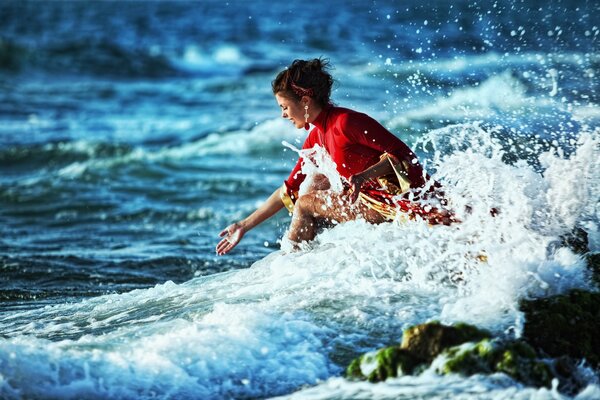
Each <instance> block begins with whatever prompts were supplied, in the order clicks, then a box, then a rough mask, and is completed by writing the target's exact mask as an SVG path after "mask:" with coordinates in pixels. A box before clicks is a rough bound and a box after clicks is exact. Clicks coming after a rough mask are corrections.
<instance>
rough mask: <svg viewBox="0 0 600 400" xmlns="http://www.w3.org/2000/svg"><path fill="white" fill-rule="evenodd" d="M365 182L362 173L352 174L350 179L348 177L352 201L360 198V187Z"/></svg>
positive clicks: (354, 201)
mask: <svg viewBox="0 0 600 400" xmlns="http://www.w3.org/2000/svg"><path fill="white" fill-rule="evenodd" d="M364 182H365V178H363V176H362V175H361V174H356V175H352V176H351V177H350V179H348V183H349V184H350V196H349V199H350V203H352V204H354V203H356V200H358V195H359V193H360V187H361V186H362V184H363V183H364Z"/></svg>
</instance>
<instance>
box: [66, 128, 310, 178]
mask: <svg viewBox="0 0 600 400" xmlns="http://www.w3.org/2000/svg"><path fill="white" fill-rule="evenodd" d="M304 135H305V134H304V131H303V130H302V131H299V130H298V129H296V128H294V127H293V126H292V125H291V124H290V123H289V121H285V120H283V119H282V118H277V119H272V120H267V121H264V122H262V123H260V124H257V125H256V126H255V127H254V128H252V129H250V130H239V131H234V132H227V133H212V134H209V135H208V136H206V137H204V138H202V139H199V140H197V141H194V142H189V143H184V144H182V145H179V146H174V147H165V148H161V149H158V150H151V149H145V148H142V147H136V148H133V149H132V150H131V151H128V152H124V154H118V155H114V156H110V157H98V156H97V155H98V146H97V145H96V144H95V143H93V142H87V141H77V142H74V143H72V144H71V143H69V144H63V145H62V146H63V147H62V149H63V150H65V151H67V150H69V149H72V150H73V151H77V152H82V153H86V154H87V155H88V156H90V157H91V158H90V159H89V160H86V161H76V162H73V163H71V164H69V165H66V166H64V167H62V168H61V169H59V170H58V171H57V174H58V175H59V176H61V177H63V178H77V177H79V176H81V175H82V174H83V173H85V172H86V171H95V170H102V169H107V168H113V167H116V166H119V165H126V164H129V163H131V162H136V161H137V162H140V161H152V162H156V161H163V160H164V161H181V160H186V159H190V158H198V157H202V156H207V155H216V156H223V155H233V154H236V155H241V154H252V153H265V152H269V151H276V150H277V149H281V148H282V146H281V140H287V141H290V142H294V143H296V144H299V145H300V146H301V144H302V142H303V141H304Z"/></svg>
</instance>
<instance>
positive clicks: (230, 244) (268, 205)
mask: <svg viewBox="0 0 600 400" xmlns="http://www.w3.org/2000/svg"><path fill="white" fill-rule="evenodd" d="M280 190H281V188H277V190H275V191H274V192H273V194H271V196H269V198H268V199H267V201H265V202H264V203H263V204H262V205H261V206H260V207H258V208H257V209H256V211H254V212H253V213H252V214H250V215H249V216H247V217H246V218H244V219H243V220H241V221H238V222H235V223H233V224H231V225H229V226H228V227H227V228H225V229H223V230H222V231H221V233H220V234H219V236H221V237H223V239H222V240H221V241H220V242H219V244H218V245H217V249H216V250H217V254H218V255H220V256H222V255H224V254H227V253H229V252H230V251H231V250H232V249H233V248H234V247H235V246H236V245H237V244H238V243H239V242H240V240H242V238H243V237H244V235H245V234H246V232H248V231H249V230H250V229H252V228H254V227H255V226H257V225H259V224H260V223H262V222H263V221H265V220H267V219H269V218H271V217H272V216H273V215H275V214H276V213H277V211H279V210H281V209H282V208H283V202H282V201H281V198H280V195H279V192H280Z"/></svg>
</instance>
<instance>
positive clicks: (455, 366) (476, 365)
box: [436, 339, 554, 387]
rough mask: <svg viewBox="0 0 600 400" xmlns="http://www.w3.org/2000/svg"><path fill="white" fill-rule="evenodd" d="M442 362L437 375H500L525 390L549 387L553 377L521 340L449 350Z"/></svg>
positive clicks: (490, 341) (465, 346)
mask: <svg viewBox="0 0 600 400" xmlns="http://www.w3.org/2000/svg"><path fill="white" fill-rule="evenodd" d="M444 356H445V361H444V362H443V364H442V365H441V366H440V367H438V368H436V371H437V372H438V373H440V374H444V375H445V374H450V373H458V374H461V375H473V374H492V373H495V372H502V373H505V374H506V375H508V376H510V377H511V378H513V379H515V380H517V381H519V382H522V383H524V384H526V385H528V386H536V387H540V386H545V387H550V385H551V383H552V378H553V377H554V374H553V372H552V369H551V368H550V366H549V365H548V364H547V363H545V362H543V361H540V360H539V359H538V358H537V354H536V352H535V350H534V349H533V348H532V347H531V346H530V345H528V344H527V343H525V342H523V341H520V340H511V341H502V340H500V339H493V340H489V339H484V340H482V341H480V342H478V343H466V344H464V345H461V346H457V347H452V348H450V349H448V350H447V351H446V352H445V353H444Z"/></svg>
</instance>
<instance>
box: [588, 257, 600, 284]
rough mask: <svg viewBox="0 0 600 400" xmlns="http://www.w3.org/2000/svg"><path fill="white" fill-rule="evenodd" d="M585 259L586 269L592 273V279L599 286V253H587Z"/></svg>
mask: <svg viewBox="0 0 600 400" xmlns="http://www.w3.org/2000/svg"><path fill="white" fill-rule="evenodd" d="M585 259H586V261H587V266H588V270H590V272H591V273H592V280H593V281H594V283H596V285H598V286H600V253H589V254H588V255H587V256H586V257H585Z"/></svg>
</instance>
